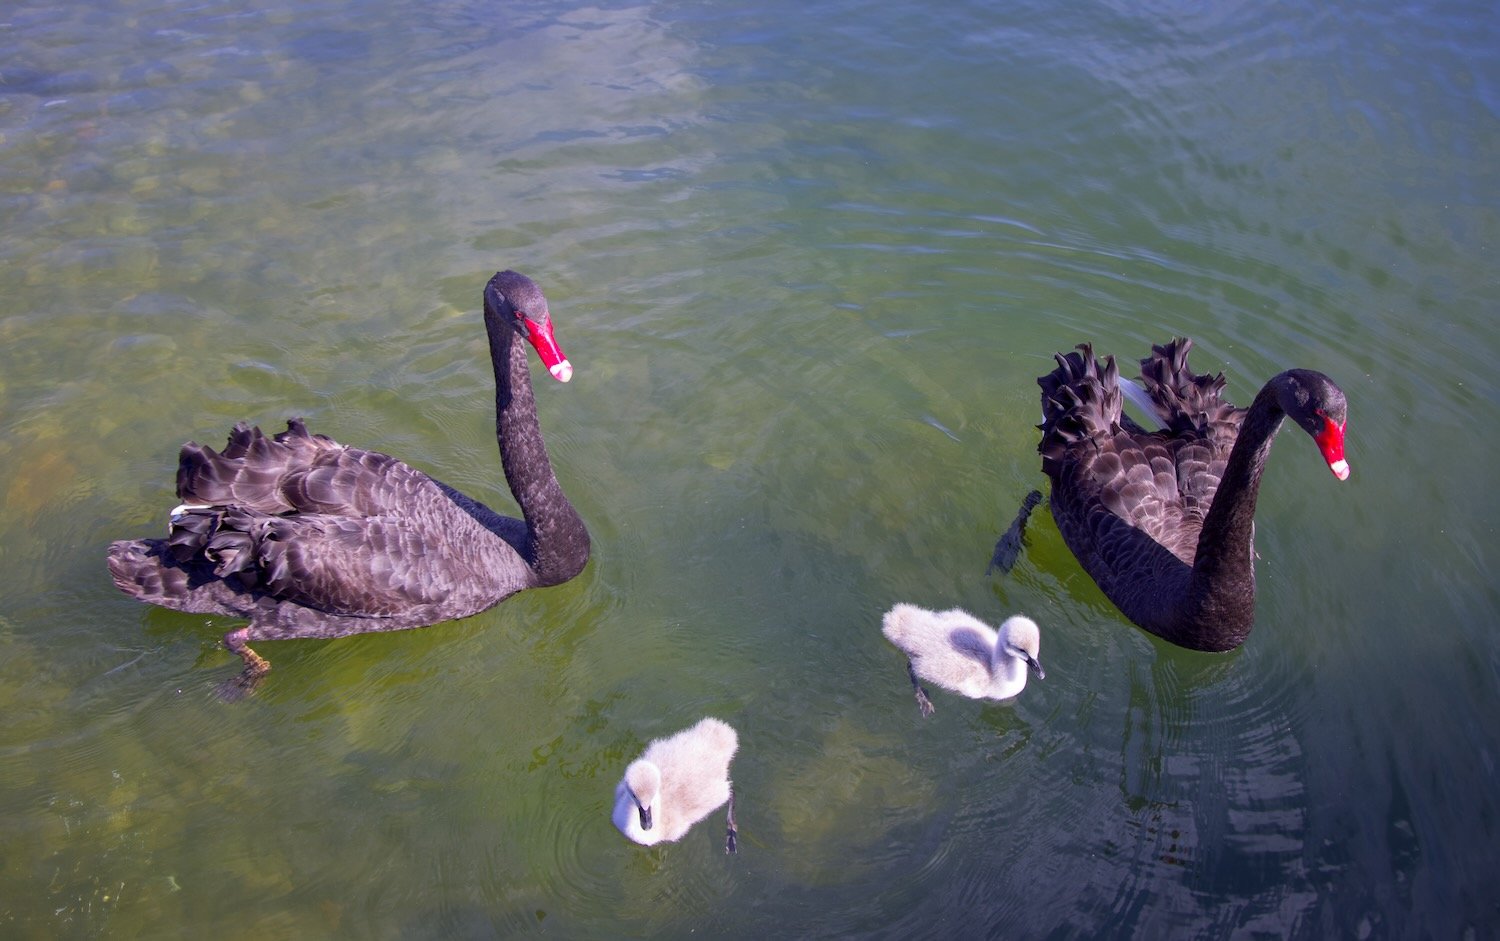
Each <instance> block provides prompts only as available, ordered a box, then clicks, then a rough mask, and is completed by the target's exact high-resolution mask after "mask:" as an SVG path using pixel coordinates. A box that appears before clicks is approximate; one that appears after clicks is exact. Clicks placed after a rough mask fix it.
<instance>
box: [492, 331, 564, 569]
mask: <svg viewBox="0 0 1500 941" xmlns="http://www.w3.org/2000/svg"><path fill="white" fill-rule="evenodd" d="M511 316H513V315H512V314H511V313H510V311H508V310H507V311H504V312H500V313H497V312H495V311H492V310H491V309H490V305H489V303H486V304H485V309H484V325H485V330H486V332H487V333H488V334H489V338H490V359H491V361H492V362H493V363H494V367H495V434H496V437H497V438H498V439H499V444H500V463H501V465H502V466H503V467H504V469H505V480H506V483H507V484H509V485H510V492H511V494H512V495H514V496H515V498H516V503H517V504H519V505H520V507H521V516H522V517H524V518H525V520H526V551H525V553H524V555H525V557H526V561H527V563H528V564H530V565H531V568H532V571H533V572H535V574H536V584H537V585H538V586H544V585H556V584H558V583H560V582H565V581H567V580H568V579H570V578H572V577H573V576H575V575H577V574H578V573H579V572H581V571H583V567H584V565H586V564H587V563H588V558H589V534H588V530H587V529H585V528H584V525H583V520H582V519H581V518H580V517H579V516H578V512H577V511H576V510H574V509H573V504H571V503H569V502H568V498H567V497H566V496H564V495H563V491H562V485H561V484H559V483H558V482H557V474H556V473H555V472H554V471H553V470H552V461H551V459H550V458H549V457H548V456H547V445H546V442H545V441H543V440H542V428H541V424H540V423H539V422H538V421H537V416H536V396H535V394H534V392H533V390H532V387H531V365H530V363H529V362H528V360H527V356H526V345H525V344H524V343H522V342H519V340H520V339H521V338H520V335H519V334H518V332H517V331H516V329H515V327H513V326H512V325H511V324H510V323H509V322H508V320H509V318H510V317H511Z"/></svg>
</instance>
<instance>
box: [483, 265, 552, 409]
mask: <svg viewBox="0 0 1500 941" xmlns="http://www.w3.org/2000/svg"><path fill="white" fill-rule="evenodd" d="M484 306H485V310H487V311H489V312H490V313H492V314H493V315H494V316H497V317H500V318H502V319H504V320H505V322H506V323H508V324H509V325H510V326H511V327H513V328H515V330H516V332H518V333H520V334H521V335H522V336H524V337H525V338H526V339H527V341H528V342H529V343H531V346H532V348H533V349H535V350H536V355H538V356H540V357H541V358H542V365H543V366H546V367H547V372H549V373H551V374H552V378H554V379H556V380H557V381H558V382H567V381H568V380H569V379H571V378H573V364H572V363H569V362H568V358H567V357H566V356H564V355H563V351H562V347H560V346H558V345H557V338H556V337H555V336H553V334H552V313H551V312H550V311H549V310H548V309H547V298H546V296H545V295H543V294H542V289H541V288H539V287H537V286H536V282H535V281H533V280H531V279H530V278H528V277H526V276H525V275H524V274H521V273H520V272H519V271H501V272H498V273H496V275H495V276H494V277H493V278H491V279H490V283H489V284H486V285H485V286H484Z"/></svg>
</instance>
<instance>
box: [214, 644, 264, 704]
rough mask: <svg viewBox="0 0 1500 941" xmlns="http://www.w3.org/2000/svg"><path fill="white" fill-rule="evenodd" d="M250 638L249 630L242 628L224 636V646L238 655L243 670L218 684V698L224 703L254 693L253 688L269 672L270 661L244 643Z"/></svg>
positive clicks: (235, 700) (238, 699)
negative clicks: (243, 666) (242, 663)
mask: <svg viewBox="0 0 1500 941" xmlns="http://www.w3.org/2000/svg"><path fill="white" fill-rule="evenodd" d="M249 637H250V628H248V627H242V628H240V629H239V630H236V631H230V632H229V633H228V634H225V635H224V646H225V647H228V648H229V649H230V650H232V651H234V652H235V653H237V654H239V656H240V659H241V660H243V661H245V668H244V669H243V670H241V671H240V672H239V673H238V674H237V675H235V676H234V678H232V679H228V680H225V681H224V682H223V683H220V684H219V689H218V692H219V698H220V699H222V700H223V701H225V702H238V701H240V700H241V699H244V698H245V697H246V696H249V695H250V694H251V693H253V692H255V687H257V686H259V685H260V681H261V679H262V678H264V677H265V675H266V674H267V673H270V672H271V664H270V661H268V660H266V658H265V657H262V656H261V655H260V654H258V653H256V652H255V651H253V650H251V649H250V645H249V644H247V643H246V642H245V641H246V640H247V639H249Z"/></svg>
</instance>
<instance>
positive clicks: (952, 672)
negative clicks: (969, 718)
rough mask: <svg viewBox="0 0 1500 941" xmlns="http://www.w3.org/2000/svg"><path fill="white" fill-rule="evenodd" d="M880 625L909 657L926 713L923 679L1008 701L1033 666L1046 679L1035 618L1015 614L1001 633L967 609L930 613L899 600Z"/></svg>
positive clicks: (976, 696) (929, 709) (919, 702)
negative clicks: (1040, 659)
mask: <svg viewBox="0 0 1500 941" xmlns="http://www.w3.org/2000/svg"><path fill="white" fill-rule="evenodd" d="M881 629H882V630H883V631H884V632H885V636H886V637H887V638H888V639H889V640H890V642H891V643H893V644H895V645H896V646H897V647H899V648H901V651H902V652H903V653H905V654H906V656H907V658H908V659H907V664H906V669H907V673H908V674H909V675H910V676H911V685H912V688H913V689H915V690H916V692H917V707H918V708H919V709H921V710H922V715H924V716H930V715H932V713H933V711H934V710H933V707H932V700H930V699H928V698H927V691H926V690H924V689H923V688H922V684H921V682H920V680H926V681H928V682H929V683H936V684H937V685H938V686H941V687H943V688H944V689H950V690H952V691H953V692H955V693H962V694H963V695H965V696H968V697H969V698H970V699H1009V698H1011V697H1012V696H1015V695H1017V694H1018V693H1020V692H1021V690H1023V689H1025V688H1026V671H1027V668H1028V667H1029V668H1030V669H1032V670H1034V671H1035V672H1036V675H1037V678H1038V679H1042V678H1045V677H1046V675H1047V674H1046V672H1045V671H1043V670H1042V664H1041V663H1040V661H1038V660H1037V652H1038V650H1039V649H1040V646H1041V632H1040V631H1039V630H1038V629H1037V626H1036V622H1034V621H1032V620H1031V619H1030V618H1027V617H1022V616H1021V615H1016V616H1014V617H1010V618H1007V619H1006V620H1005V623H1003V624H1001V625H1000V630H999V631H996V630H995V629H994V628H992V627H990V626H989V625H988V624H986V623H984V622H983V621H981V620H979V619H978V618H976V617H974V616H973V615H972V614H970V613H968V612H967V611H963V610H961V609H959V608H954V609H952V610H951V611H928V610H927V609H926V608H919V607H917V606H916V605H912V604H898V605H896V606H895V607H893V608H891V610H889V611H887V612H886V615H885V618H884V619H883V620H882V622H881Z"/></svg>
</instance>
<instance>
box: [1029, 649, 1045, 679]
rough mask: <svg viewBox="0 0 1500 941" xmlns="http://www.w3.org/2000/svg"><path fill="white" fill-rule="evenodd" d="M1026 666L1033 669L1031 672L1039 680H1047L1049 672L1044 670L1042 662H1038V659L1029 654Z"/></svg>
mask: <svg viewBox="0 0 1500 941" xmlns="http://www.w3.org/2000/svg"><path fill="white" fill-rule="evenodd" d="M1026 665H1027V666H1029V667H1031V672H1032V673H1035V674H1036V678H1037V679H1039V680H1045V679H1046V678H1047V671H1046V670H1043V669H1042V661H1040V660H1038V659H1037V658H1036V657H1033V656H1031V655H1029V654H1028V655H1027V657H1026Z"/></svg>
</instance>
